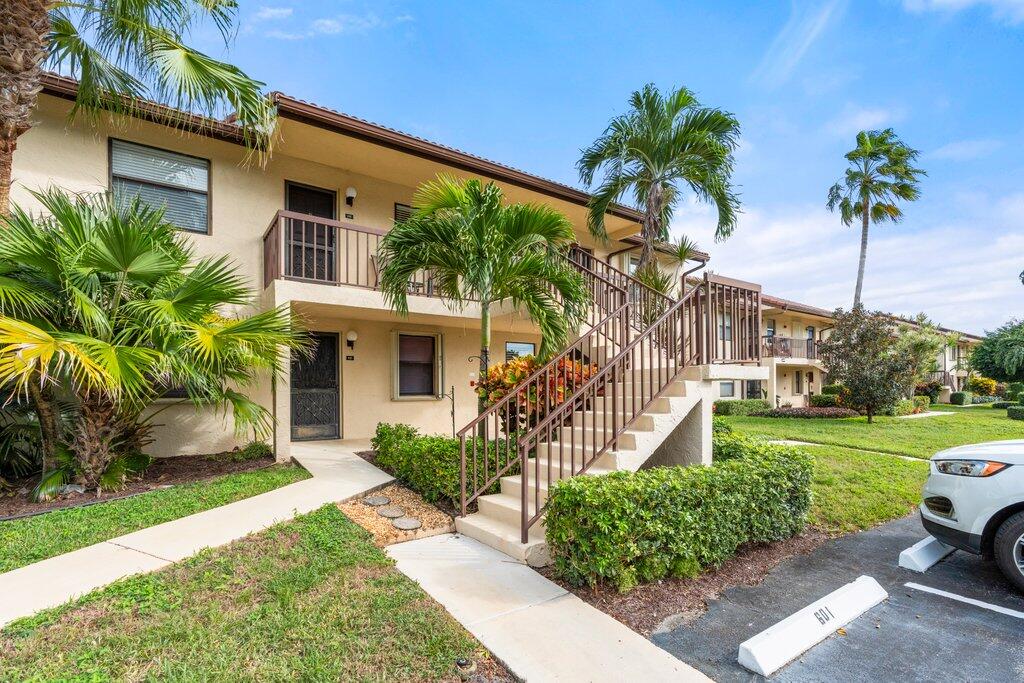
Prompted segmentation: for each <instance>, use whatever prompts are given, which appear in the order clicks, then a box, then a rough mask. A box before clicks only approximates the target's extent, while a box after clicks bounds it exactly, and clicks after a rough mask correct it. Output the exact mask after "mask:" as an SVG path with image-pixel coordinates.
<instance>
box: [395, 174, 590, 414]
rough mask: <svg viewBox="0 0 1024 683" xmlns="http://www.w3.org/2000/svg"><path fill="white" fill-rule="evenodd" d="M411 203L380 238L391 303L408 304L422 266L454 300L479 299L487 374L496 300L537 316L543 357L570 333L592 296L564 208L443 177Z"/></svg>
mask: <svg viewBox="0 0 1024 683" xmlns="http://www.w3.org/2000/svg"><path fill="white" fill-rule="evenodd" d="M413 207H414V212H413V215H412V217H411V218H409V219H408V220H406V221H404V222H401V223H397V224H396V225H395V226H394V227H393V228H392V229H391V230H390V231H389V232H388V233H387V234H386V235H385V236H384V237H383V238H382V239H381V244H380V256H381V290H382V292H383V293H384V297H385V299H386V300H387V302H388V304H389V305H390V306H391V307H392V308H393V309H395V310H396V311H398V312H399V313H401V314H403V315H404V314H407V313H408V312H409V304H408V295H409V281H410V280H411V279H412V278H413V276H415V275H416V273H417V272H418V271H428V272H429V273H430V276H431V277H432V279H433V281H434V291H435V292H437V293H438V294H439V295H440V296H441V297H442V298H443V299H445V300H446V301H447V302H448V303H449V305H450V306H452V307H453V308H463V307H464V306H465V305H466V304H467V303H469V302H476V303H478V304H479V306H480V377H481V379H482V378H484V377H486V376H487V369H488V364H489V358H490V346H491V309H492V308H493V307H494V306H496V305H498V304H501V303H506V302H508V303H511V304H512V306H513V307H514V308H516V309H517V310H519V311H522V312H525V313H526V314H527V315H529V316H530V318H531V319H532V320H533V321H534V322H535V323H536V324H537V326H538V327H539V328H540V331H541V335H542V339H541V347H540V355H542V356H545V355H547V354H549V353H551V352H553V351H555V350H557V349H558V348H560V347H562V346H564V345H565V344H566V343H567V342H568V341H569V335H570V334H571V333H572V331H573V330H575V329H576V327H577V326H578V325H579V323H580V322H582V320H583V318H584V314H585V312H586V307H587V305H588V304H589V303H590V294H589V292H588V291H587V289H586V287H585V285H584V282H583V278H582V276H581V275H580V274H579V273H578V272H577V271H576V270H575V269H574V268H573V267H572V266H571V265H570V263H569V261H568V260H567V259H566V258H565V252H566V250H567V249H568V248H569V246H570V245H571V244H572V243H573V241H574V240H575V233H574V232H573V228H572V224H571V223H570V222H569V220H568V219H567V218H566V217H565V216H563V215H562V214H560V213H558V212H557V211H555V210H553V209H550V208H548V207H546V206H543V205H539V204H504V203H503V195H502V191H501V189H500V188H499V187H498V186H497V185H495V184H494V183H487V184H486V185H485V184H483V183H482V182H481V181H479V180H476V179H473V180H466V181H462V180H459V179H457V178H454V177H452V176H447V175H440V176H438V177H437V179H436V180H434V181H432V182H428V183H425V184H424V185H422V186H421V187H420V188H419V190H417V192H416V196H415V198H414V201H413ZM480 400H481V409H483V400H484V399H483V398H481V399H480Z"/></svg>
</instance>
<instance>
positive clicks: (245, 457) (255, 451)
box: [228, 441, 274, 462]
mask: <svg viewBox="0 0 1024 683" xmlns="http://www.w3.org/2000/svg"><path fill="white" fill-rule="evenodd" d="M228 457H229V458H230V459H231V460H232V461H234V462H248V461H249V460H259V459H260V458H272V457H274V449H273V448H271V446H270V444H268V443H267V442H265V441H250V442H249V443H247V444H245V445H244V446H243V447H242V448H240V449H238V450H237V451H231V452H230V453H228Z"/></svg>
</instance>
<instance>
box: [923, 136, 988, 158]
mask: <svg viewBox="0 0 1024 683" xmlns="http://www.w3.org/2000/svg"><path fill="white" fill-rule="evenodd" d="M1000 147H1002V143H1001V142H999V140H991V139H983V140H958V141H956V142H950V143H947V144H945V145H943V146H942V147H939V148H938V149H936V150H933V151H931V152H929V153H928V156H929V157H932V158H933V159H949V160H951V161H969V160H971V159H980V158H982V157H987V156H988V155H989V154H991V153H992V152H994V151H996V150H997V149H999V148H1000Z"/></svg>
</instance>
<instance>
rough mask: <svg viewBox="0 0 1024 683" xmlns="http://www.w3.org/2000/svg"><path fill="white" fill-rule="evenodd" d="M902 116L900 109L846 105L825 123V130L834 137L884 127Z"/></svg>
mask: <svg viewBox="0 0 1024 683" xmlns="http://www.w3.org/2000/svg"><path fill="white" fill-rule="evenodd" d="M902 118H903V112H902V110H897V109H886V108H884V107H854V106H851V105H847V106H846V108H845V109H844V110H843V111H842V112H841V113H840V114H839V115H838V116H836V117H835V118H833V119H832V120H831V121H829V122H828V123H826V124H825V130H826V132H828V133H830V134H832V135H835V136H836V137H846V136H849V135H856V134H857V133H859V132H860V131H862V130H876V129H878V128H884V127H886V126H889V125H891V124H893V123H895V122H897V121H899V120H900V119H902Z"/></svg>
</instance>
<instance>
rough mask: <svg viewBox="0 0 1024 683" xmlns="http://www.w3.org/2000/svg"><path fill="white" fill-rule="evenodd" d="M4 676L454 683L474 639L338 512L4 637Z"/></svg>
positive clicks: (329, 510)
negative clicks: (457, 662) (456, 670)
mask: <svg viewBox="0 0 1024 683" xmlns="http://www.w3.org/2000/svg"><path fill="white" fill-rule="evenodd" d="M0 653H3V655H2V656H0V680H4V681H16V680H17V681H20V680H33V681H42V680H47V681H50V680H61V681H70V680H75V681H100V680H103V681H106V680H132V681H141V680H146V681H149V680H152V681H156V680H160V681H165V680H170V681H227V680H230V681H298V680H301V681H397V680H403V681H404V680H417V681H429V680H451V679H452V678H453V677H452V676H451V672H452V668H453V664H454V662H455V660H456V659H457V658H459V657H468V658H475V659H477V661H479V660H480V658H481V657H486V653H485V652H484V651H482V650H481V647H480V645H479V644H478V643H477V642H476V641H475V640H474V639H473V638H472V637H471V636H470V635H469V634H468V633H466V631H465V630H463V628H462V627H461V626H460V625H459V624H458V623H456V622H455V621H454V620H453V619H452V618H451V617H450V616H449V615H448V614H447V612H445V611H444V609H442V608H441V607H440V606H439V605H438V604H437V603H435V602H434V601H433V600H431V599H430V598H429V597H428V596H427V595H426V594H425V593H424V592H423V591H422V590H421V589H420V588H419V586H418V585H417V584H416V583H414V582H413V581H411V580H409V579H407V578H406V577H405V576H403V575H402V574H400V573H399V572H398V571H397V570H395V569H394V567H393V566H392V562H391V560H390V559H389V558H388V557H387V556H386V555H385V554H384V553H383V552H382V551H381V550H379V549H377V548H376V547H374V546H373V545H372V544H371V543H370V540H369V535H368V534H367V533H366V532H365V531H363V530H362V529H360V528H359V527H357V526H356V525H355V524H353V523H352V522H351V521H349V520H348V518H346V517H345V516H344V515H343V514H342V513H341V512H340V511H339V510H338V508H337V507H335V506H333V505H329V506H325V507H323V508H321V509H320V510H317V511H316V512H313V513H311V514H309V515H305V516H301V517H297V518H296V519H295V520H293V521H291V522H288V523H285V524H281V525H278V526H275V527H272V528H270V529H268V530H266V531H264V532H262V533H260V534H258V535H253V536H249V537H247V538H245V539H242V540H240V541H237V542H235V543H233V544H231V545H229V546H225V547H224V548H220V549H216V550H207V551H204V552H203V553H200V554H199V555H197V556H195V557H193V558H191V559H189V560H186V561H184V562H181V563H178V564H175V565H173V566H171V567H168V568H166V569H164V570H161V571H159V572H156V573H153V574H146V575H142V576H137V577H134V578H130V579H125V580H123V581H119V582H118V583H115V584H112V585H111V586H108V587H107V588H105V589H102V590H99V591H96V592H94V593H91V594H89V595H87V596H85V597H84V598H82V599H80V600H79V601H77V602H76V603H72V604H70V605H66V606H64V607H59V608H56V609H53V610H48V611H46V612H43V613H41V614H40V615H37V616H35V617H30V618H27V619H22V620H20V621H17V622H14V623H12V624H10V625H9V626H8V627H7V628H5V629H4V630H3V631H0Z"/></svg>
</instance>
